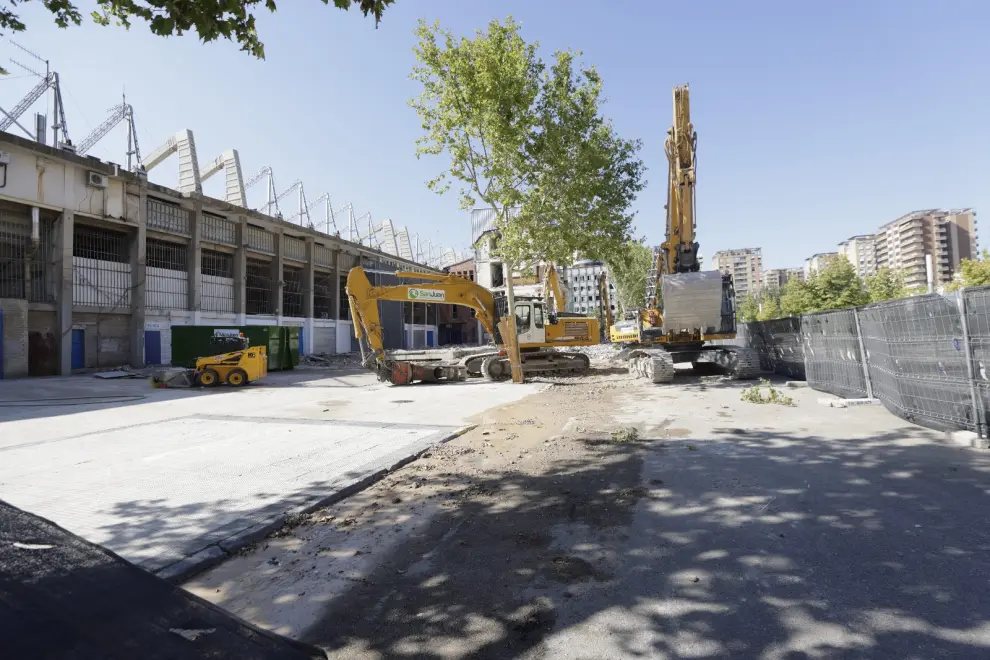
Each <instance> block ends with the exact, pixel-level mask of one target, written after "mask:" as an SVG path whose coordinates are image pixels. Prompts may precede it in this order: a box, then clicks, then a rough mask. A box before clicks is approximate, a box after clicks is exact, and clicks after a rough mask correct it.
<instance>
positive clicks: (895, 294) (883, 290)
mask: <svg viewBox="0 0 990 660" xmlns="http://www.w3.org/2000/svg"><path fill="white" fill-rule="evenodd" d="M866 290H867V292H868V293H869V294H870V302H875V303H876V302H883V301H884V300H895V299H897V298H903V297H905V296H906V295H907V292H908V290H907V287H906V286H905V285H904V274H903V273H901V272H900V271H896V270H893V269H891V268H889V267H887V266H881V267H880V268H878V269H877V272H876V273H874V274H873V275H870V276H868V277H867V278H866Z"/></svg>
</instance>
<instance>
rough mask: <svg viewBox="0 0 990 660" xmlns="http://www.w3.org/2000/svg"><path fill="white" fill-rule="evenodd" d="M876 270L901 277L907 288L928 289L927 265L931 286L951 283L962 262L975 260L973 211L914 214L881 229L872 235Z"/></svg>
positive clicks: (959, 210)
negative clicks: (897, 274) (895, 271)
mask: <svg viewBox="0 0 990 660" xmlns="http://www.w3.org/2000/svg"><path fill="white" fill-rule="evenodd" d="M874 242H875V246H876V248H875V249H876V265H877V268H880V267H882V266H887V267H888V268H891V269H892V270H898V271H900V272H902V273H903V274H904V283H905V285H906V286H908V287H909V288H914V287H922V288H923V287H926V286H927V285H928V280H929V277H928V262H929V261H930V263H931V280H932V284H933V285H934V286H938V285H939V284H945V283H948V282H951V281H952V276H953V274H954V273H955V271H956V270H957V269H958V268H959V263H960V262H961V261H962V260H963V259H975V258H977V255H978V252H977V245H978V236H977V233H976V212H975V211H973V209H969V208H964V209H926V210H923V211H914V212H912V213H908V214H906V215H903V216H901V217H899V218H897V219H896V220H892V221H890V222H888V223H887V224H885V225H884V226H882V227H881V228H880V229H879V230H878V231H877V233H876V235H875V241H874Z"/></svg>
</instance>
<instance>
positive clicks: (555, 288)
mask: <svg viewBox="0 0 990 660" xmlns="http://www.w3.org/2000/svg"><path fill="white" fill-rule="evenodd" d="M543 279H544V284H543V291H544V294H543V295H544V296H546V293H547V292H549V293H550V295H551V296H552V297H553V306H554V311H555V312H557V313H558V314H563V313H565V312H566V311H567V294H566V293H564V287H563V286H561V284H560V276H559V275H557V268H556V267H555V266H554V265H553V264H547V265H546V274H545V275H544V278H543Z"/></svg>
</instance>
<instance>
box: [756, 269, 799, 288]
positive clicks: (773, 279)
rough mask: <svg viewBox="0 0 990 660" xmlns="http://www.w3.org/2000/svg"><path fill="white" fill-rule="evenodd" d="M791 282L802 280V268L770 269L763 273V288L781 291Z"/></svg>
mask: <svg viewBox="0 0 990 660" xmlns="http://www.w3.org/2000/svg"><path fill="white" fill-rule="evenodd" d="M791 280H804V268H770V269H768V270H766V271H764V272H763V286H764V287H765V288H768V289H782V288H783V287H784V285H785V284H787V283H788V282H790V281H791Z"/></svg>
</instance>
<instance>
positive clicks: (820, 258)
mask: <svg viewBox="0 0 990 660" xmlns="http://www.w3.org/2000/svg"><path fill="white" fill-rule="evenodd" d="M838 256H839V253H838V252H819V253H818V254H813V255H811V256H810V257H808V258H807V259H805V260H804V278H805V279H808V278H809V277H811V274H812V273H817V272H818V271H820V270H821V269H822V268H824V267H825V264H827V263H828V262H829V261H831V260H832V259H835V258H837V257H838Z"/></svg>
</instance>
